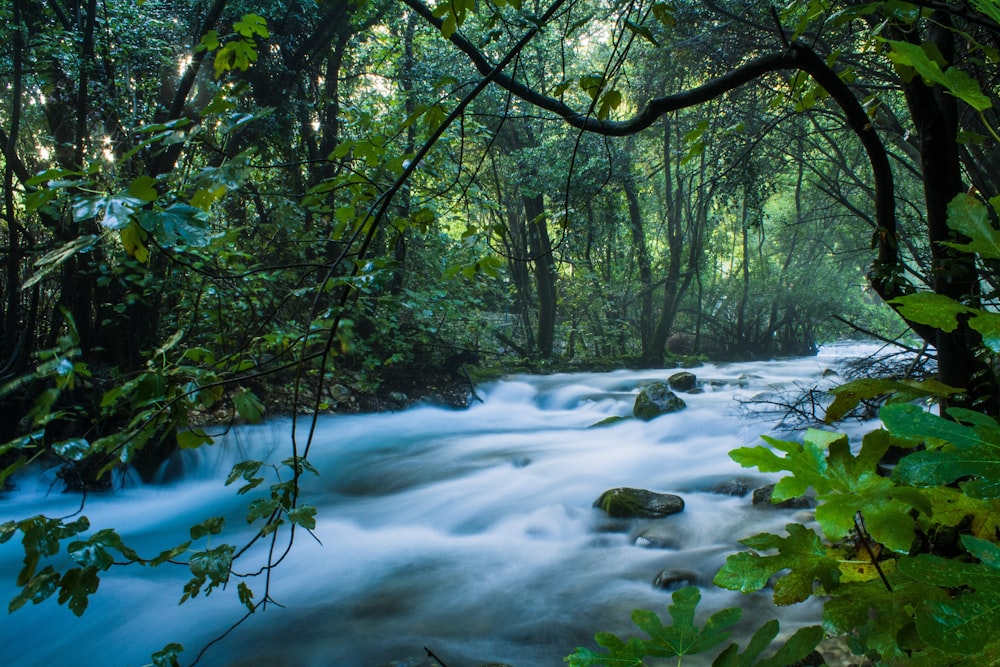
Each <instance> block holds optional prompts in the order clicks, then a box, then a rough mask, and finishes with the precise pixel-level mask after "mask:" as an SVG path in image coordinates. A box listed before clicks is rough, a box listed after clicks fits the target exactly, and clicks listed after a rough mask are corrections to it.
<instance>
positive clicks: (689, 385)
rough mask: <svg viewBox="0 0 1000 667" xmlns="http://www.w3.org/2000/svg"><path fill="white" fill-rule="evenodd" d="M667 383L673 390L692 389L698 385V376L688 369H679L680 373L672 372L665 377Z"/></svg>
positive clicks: (686, 390) (687, 390)
mask: <svg viewBox="0 0 1000 667" xmlns="http://www.w3.org/2000/svg"><path fill="white" fill-rule="evenodd" d="M667 384H669V385H670V388H671V389H673V390H674V391H685V392H689V391H694V390H695V388H696V387H697V386H698V378H697V377H696V376H695V374H694V373H690V372H688V371H681V372H680V373H674V374H673V375H671V376H670V377H668V378H667Z"/></svg>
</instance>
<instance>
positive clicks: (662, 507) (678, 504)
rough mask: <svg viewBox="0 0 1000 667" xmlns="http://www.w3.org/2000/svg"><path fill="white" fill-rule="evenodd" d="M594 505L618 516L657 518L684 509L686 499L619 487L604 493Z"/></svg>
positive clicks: (611, 514) (668, 494)
mask: <svg viewBox="0 0 1000 667" xmlns="http://www.w3.org/2000/svg"><path fill="white" fill-rule="evenodd" d="M594 507H600V508H601V509H602V510H604V511H605V512H607V513H608V515H609V516H613V517H618V518H626V519H627V518H640V519H655V518H658V517H662V516H669V515H671V514H677V513H678V512H680V511H682V510H683V509H684V499H683V498H681V497H680V496H675V495H673V494H670V493H656V492H654V491H647V490H646V489H632V488H629V487H619V488H617V489H610V490H608V491H605V492H604V493H602V494H601V497H600V498H598V499H597V500H596V501H594Z"/></svg>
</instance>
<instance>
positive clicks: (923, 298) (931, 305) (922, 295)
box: [889, 292, 978, 333]
mask: <svg viewBox="0 0 1000 667" xmlns="http://www.w3.org/2000/svg"><path fill="white" fill-rule="evenodd" d="M889 303H890V304H893V305H895V306H896V310H898V311H899V314H900V315H902V316H903V317H905V318H906V319H908V320H910V321H911V322H918V323H920V324H927V325H929V326H932V327H934V328H935V329H940V330H941V331H944V332H946V333H950V332H952V331H954V330H955V329H956V328H957V327H958V316H959V315H966V314H968V315H975V314H976V313H977V312H978V311H977V310H976V309H975V308H970V307H968V306H964V305H962V304H961V303H959V302H958V301H955V300H954V299H952V298H950V297H947V296H945V295H943V294H935V293H934V292H916V293H914V294H907V295H905V296H899V297H896V298H895V299H891V300H890V301H889Z"/></svg>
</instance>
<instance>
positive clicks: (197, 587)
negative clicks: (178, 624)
mask: <svg viewBox="0 0 1000 667" xmlns="http://www.w3.org/2000/svg"><path fill="white" fill-rule="evenodd" d="M235 551H236V547H234V546H232V545H231V544H222V545H219V546H218V547H216V548H214V549H209V550H207V551H197V552H195V553H193V554H191V560H190V561H189V562H188V567H189V568H190V569H191V574H193V575H194V576H193V577H192V578H191V580H190V581H189V582H188V583H187V584H186V585H185V586H184V595H183V597H181V602H184V601H185V600H187V599H189V598H193V597H196V596H197V595H198V594H199V593H200V592H201V591H202V587H203V586H204V584H205V583H206V582H207V583H208V586H205V587H204V591H205V595H210V594H211V593H212V590H213V589H214V588H215V587H216V586H221V585H223V584H225V583H227V582H228V581H229V572H230V570H231V568H232V565H233V553H235Z"/></svg>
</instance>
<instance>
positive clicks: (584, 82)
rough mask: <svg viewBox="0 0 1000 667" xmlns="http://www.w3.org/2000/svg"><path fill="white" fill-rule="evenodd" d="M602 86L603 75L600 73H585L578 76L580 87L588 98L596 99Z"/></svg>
mask: <svg viewBox="0 0 1000 667" xmlns="http://www.w3.org/2000/svg"><path fill="white" fill-rule="evenodd" d="M603 86H604V77H603V76H602V75H600V74H587V75H584V76H581V77H580V88H582V89H583V92H585V93H587V95H589V96H590V99H591V100H593V101H595V102H596V101H597V95H598V94H599V93H600V92H601V88H602V87H603Z"/></svg>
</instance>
